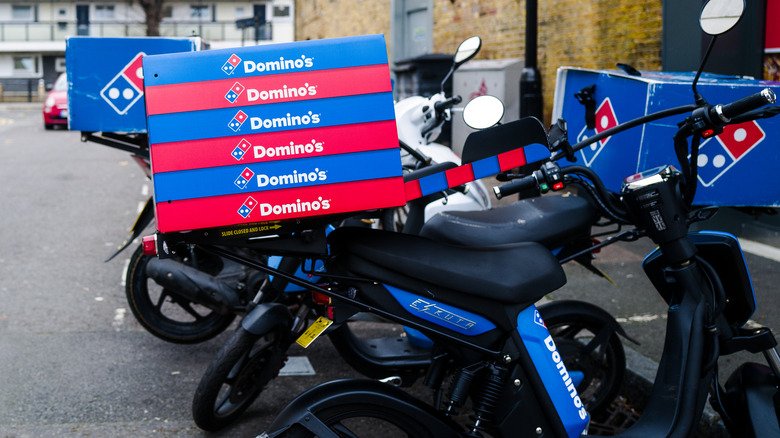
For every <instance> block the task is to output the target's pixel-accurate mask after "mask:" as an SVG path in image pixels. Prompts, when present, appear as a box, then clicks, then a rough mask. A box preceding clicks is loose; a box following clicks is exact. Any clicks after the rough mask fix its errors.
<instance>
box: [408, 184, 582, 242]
mask: <svg viewBox="0 0 780 438" xmlns="http://www.w3.org/2000/svg"><path fill="white" fill-rule="evenodd" d="M595 220H596V209H595V207H594V206H593V205H592V204H591V201H590V200H588V199H587V198H585V197H582V196H575V195H568V196H542V197H539V198H531V199H524V200H522V201H518V202H515V203H514V204H511V205H507V206H502V207H497V208H493V209H490V210H480V211H451V212H442V213H439V214H437V215H435V216H434V217H432V218H431V219H430V220H428V222H426V223H425V225H424V226H423V228H422V231H421V232H420V235H421V236H424V237H428V238H430V239H433V240H436V241H439V242H448V243H454V244H458V245H466V246H492V245H503V244H507V243H518V242H539V243H541V244H542V245H544V246H546V247H548V248H550V249H553V248H557V247H558V246H560V245H562V244H564V243H566V241H568V240H570V239H571V238H573V237H581V236H587V235H589V234H590V227H591V225H593V223H594V221H595Z"/></svg>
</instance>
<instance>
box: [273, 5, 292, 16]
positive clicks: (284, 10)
mask: <svg viewBox="0 0 780 438" xmlns="http://www.w3.org/2000/svg"><path fill="white" fill-rule="evenodd" d="M289 16H290V7H289V6H274V17H289Z"/></svg>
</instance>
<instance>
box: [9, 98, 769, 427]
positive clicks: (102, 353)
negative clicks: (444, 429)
mask: <svg viewBox="0 0 780 438" xmlns="http://www.w3.org/2000/svg"><path fill="white" fill-rule="evenodd" d="M40 117H41V115H40V112H39V110H38V109H37V108H31V107H29V106H27V107H15V106H9V105H6V106H3V107H0V437H27V436H29V437H39V436H42V437H48V436H96V437H98V436H204V435H206V434H205V433H203V432H201V431H200V430H198V429H197V428H196V427H195V425H194V424H193V423H192V420H191V416H190V403H191V398H192V394H193V392H194V389H195V387H196V385H197V382H198V380H199V379H200V376H201V374H202V372H203V371H204V369H205V368H206V366H207V364H208V362H209V360H210V359H211V357H212V356H213V354H214V353H215V352H216V350H217V349H218V347H219V346H220V344H221V342H223V341H224V336H222V337H218V338H216V339H214V340H212V341H209V342H206V343H204V344H200V345H193V346H181V345H172V344H168V343H165V342H163V341H161V340H158V339H157V338H155V337H153V336H151V335H149V334H148V333H146V332H145V331H144V330H143V329H142V328H141V327H140V326H139V325H138V324H137V323H136V322H135V321H134V320H133V318H132V316H131V315H130V314H129V312H128V311H127V304H126V302H125V298H124V288H123V286H122V285H121V273H122V269H123V264H124V258H126V257H127V256H129V254H124V255H123V256H122V257H119V258H118V259H116V260H115V261H112V262H110V263H103V260H104V259H105V258H106V256H107V255H109V254H110V253H111V252H112V249H113V248H114V247H115V245H116V244H117V243H118V242H120V241H121V240H122V239H123V238H124V236H125V232H126V229H127V227H128V226H129V225H130V223H131V221H132V219H133V217H134V216H135V214H136V212H137V205H138V203H139V202H141V201H143V200H144V196H143V195H142V186H143V185H144V184H146V183H145V182H144V179H143V175H142V173H141V171H140V169H138V168H137V167H136V165H135V164H134V163H133V162H132V161H131V160H130V159H129V157H128V154H126V153H123V152H120V151H115V150H111V149H108V148H106V147H102V146H99V145H95V144H88V143H81V142H80V141H79V135H78V134H77V133H73V132H65V131H55V132H48V131H43V128H42V122H41V119H40ZM648 249H650V245H649V244H647V242H638V243H635V244H620V245H616V246H613V247H610V248H608V249H605V250H604V251H603V252H602V254H601V255H600V256H599V261H598V264H599V266H600V267H601V268H602V269H604V270H605V271H606V272H608V273H609V274H610V275H611V276H612V278H614V279H615V281H616V282H617V287H614V286H611V285H610V284H609V283H607V282H606V281H604V280H602V279H599V278H596V277H595V276H593V275H592V274H589V273H587V272H586V271H584V270H583V269H581V268H579V267H577V266H567V268H566V272H567V275H568V277H569V284H568V285H567V286H566V287H565V288H563V289H562V290H560V291H559V292H556V293H554V294H553V298H579V299H585V300H589V301H592V302H595V303H597V304H599V305H601V306H603V307H604V308H605V309H607V310H608V311H610V312H612V313H613V314H614V315H615V316H617V317H619V318H621V320H622V321H624V322H625V327H626V329H627V330H628V331H629V333H630V334H631V335H632V336H634V337H636V338H637V339H639V340H640V341H641V345H640V346H637V347H635V348H636V349H637V350H638V351H640V352H641V353H643V354H645V355H646V356H648V357H650V358H654V359H657V357H658V354H659V352H660V350H661V345H662V344H661V342H662V334H663V330H664V322H665V321H664V318H663V311H664V307H663V304H662V302H661V300H660V299H659V298H658V297H657V296H656V295H655V293H654V292H653V291H652V289H650V287H649V283H648V281H647V280H646V279H645V278H644V276H643V274H642V273H641V271H640V269H639V263H640V261H641V259H642V255H643V253H644V252H646V251H647V250H648ZM748 263H749V264H750V267H751V269H752V271H753V280H754V282H755V286H756V289H757V291H758V293H759V297H758V300H759V306H760V309H761V310H760V311H759V312H758V313H757V314H756V315H755V317H754V319H755V320H756V321H758V322H762V323H767V324H770V325H773V326H775V327H779V326H780V324H778V323H779V322H780V321H778V316H777V315H776V314H775V313H774V309H777V308H778V306H777V293H776V288H777V285H778V284H780V281H778V280H780V278H778V276H779V275H780V274H778V270H777V269H776V268H777V265H776V262H775V261H772V260H769V259H766V258H763V257H758V256H754V255H748ZM292 354H304V352H300V351H298V352H293V353H292ZM305 354H307V355H308V356H309V358H310V360H311V362H312V364H313V366H314V368H315V369H316V371H317V375H316V376H314V377H285V378H279V379H277V380H276V381H275V382H273V383H272V384H271V385H270V387H269V388H268V390H267V393H266V394H265V395H264V396H263V397H261V399H260V401H258V402H257V403H256V404H255V405H254V406H253V407H252V408H251V409H250V411H249V412H248V413H247V415H245V417H244V420H242V422H240V423H239V424H237V425H236V426H235V427H233V428H231V429H229V430H227V431H225V432H224V434H223V435H225V436H254V435H255V434H256V433H258V432H260V431H262V430H263V428H264V426H266V425H267V424H268V422H269V421H270V419H271V418H272V415H273V413H274V412H276V410H277V409H279V407H281V406H282V405H283V403H285V402H286V401H287V400H290V399H291V398H292V397H293V396H294V395H295V394H297V393H298V392H300V391H301V390H303V389H305V388H307V387H309V386H311V385H312V384H314V383H315V382H318V381H322V380H327V379H332V378H335V377H337V376H349V375H354V373H353V372H351V371H350V370H349V369H348V368H347V367H346V366H345V365H344V363H343V362H342V361H341V359H340V358H339V357H338V356H337V355H336V354H335V352H334V351H333V349H332V347H331V346H330V344H329V343H328V342H327V341H323V342H317V343H315V345H314V346H313V347H311V349H310V350H307V351H306V352H305Z"/></svg>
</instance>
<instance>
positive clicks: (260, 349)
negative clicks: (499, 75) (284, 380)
mask: <svg viewBox="0 0 780 438" xmlns="http://www.w3.org/2000/svg"><path fill="white" fill-rule="evenodd" d="M288 337H289V334H287V336H285V333H284V329H277V330H273V331H270V332H268V333H266V334H264V335H255V334H252V333H249V332H248V331H246V330H244V328H243V327H239V328H238V329H236V331H235V332H233V335H232V336H231V337H230V339H228V341H227V343H226V344H225V345H224V346H223V347H222V348H221V349H220V350H219V352H218V353H217V356H216V357H215V358H214V360H213V361H212V362H211V364H210V365H209V367H208V369H207V370H206V373H205V374H204V375H203V377H202V378H201V380H200V384H199V385H198V389H197V390H196V391H195V396H194V398H193V400H192V417H193V419H194V420H195V424H197V425H198V427H200V428H201V429H203V430H208V431H216V430H219V429H222V428H224V427H225V426H227V425H229V424H230V423H232V422H233V421H234V420H236V419H237V418H238V417H239V416H241V414H243V413H244V411H245V410H246V409H247V408H248V407H249V406H251V405H252V403H253V402H254V401H255V399H257V397H258V396H259V395H260V393H261V392H262V391H263V389H264V388H265V386H266V385H267V384H268V382H270V381H271V380H272V379H274V378H275V377H276V376H277V375H279V370H280V369H281V368H282V366H283V365H284V362H285V359H286V352H287V347H288V342H287V340H286V339H287V338H288Z"/></svg>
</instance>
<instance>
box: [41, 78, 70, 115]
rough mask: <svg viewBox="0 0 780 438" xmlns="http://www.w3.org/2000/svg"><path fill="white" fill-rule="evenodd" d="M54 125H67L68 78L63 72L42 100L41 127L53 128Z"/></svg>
mask: <svg viewBox="0 0 780 438" xmlns="http://www.w3.org/2000/svg"><path fill="white" fill-rule="evenodd" d="M55 125H61V126H64V127H66V128H67V127H68V78H67V77H66V76H65V73H62V74H61V75H60V76H59V77H58V78H57V81H56V82H54V88H52V89H51V91H49V93H48V94H47V95H46V100H45V101H44V102H43V127H44V128H46V129H53V128H54V126H55Z"/></svg>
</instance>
